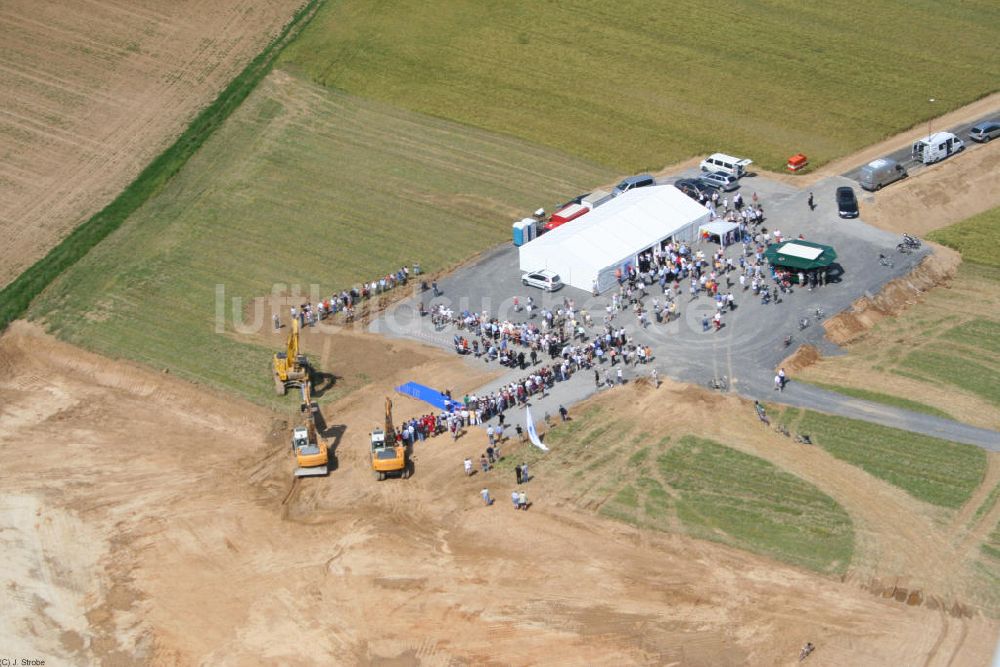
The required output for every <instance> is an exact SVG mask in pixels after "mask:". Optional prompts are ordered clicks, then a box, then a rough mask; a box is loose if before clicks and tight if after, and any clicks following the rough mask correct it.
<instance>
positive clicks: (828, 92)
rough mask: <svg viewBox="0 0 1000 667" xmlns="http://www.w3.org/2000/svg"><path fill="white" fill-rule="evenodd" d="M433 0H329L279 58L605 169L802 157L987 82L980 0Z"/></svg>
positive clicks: (336, 82) (994, 38) (914, 116)
mask: <svg viewBox="0 0 1000 667" xmlns="http://www.w3.org/2000/svg"><path fill="white" fill-rule="evenodd" d="M438 4H439V7H438V10H437V11H435V10H432V9H429V8H428V7H427V5H426V3H415V2H404V3H402V4H400V3H396V4H393V5H391V6H389V5H383V6H373V5H372V4H371V3H368V2H364V1H363V0H343V1H340V2H330V3H329V4H328V5H327V6H326V7H325V8H324V9H323V10H322V11H321V13H320V15H319V16H317V18H316V21H315V22H314V23H313V24H312V25H311V27H310V29H309V30H308V31H306V32H305V33H304V34H303V36H302V38H301V39H300V40H299V41H298V43H297V44H296V45H295V46H294V47H293V48H291V49H289V50H288V51H286V52H285V53H284V54H283V57H282V63H283V66H285V67H287V68H289V69H290V70H292V71H295V72H300V73H302V74H303V75H305V76H307V77H310V78H312V79H313V80H315V81H317V82H319V83H322V84H324V85H327V86H330V87H331V88H336V89H341V90H345V91H348V92H351V93H354V94H357V95H361V96H363V97H371V98H376V99H381V100H384V101H387V102H390V103H392V104H395V105H398V106H401V107H404V108H409V109H412V110H415V111H421V112H424V113H429V114H432V115H435V116H440V117H443V118H450V119H454V120H457V121H460V122H463V123H468V124H470V125H475V126H478V127H483V128H486V129H491V130H495V131H499V132H506V133H511V134H515V135H517V136H520V137H523V138H526V139H529V140H531V141H534V142H537V143H540V144H544V145H549V146H553V147H556V148H559V149H562V150H564V151H567V152H569V153H573V154H576V155H580V156H583V157H585V158H588V159H590V160H593V161H596V162H599V163H602V164H606V165H609V166H613V167H615V168H617V169H618V170H620V171H637V170H642V169H656V168H659V167H661V166H662V165H665V164H671V163H674V162H677V161H679V160H682V159H685V158H687V157H690V156H692V155H696V154H699V153H706V152H711V151H716V150H722V151H724V152H727V153H731V154H735V155H747V156H749V157H752V158H754V159H755V160H756V161H757V163H758V164H759V165H761V166H763V167H765V168H768V169H772V170H779V169H781V168H783V166H784V163H785V160H786V158H787V157H788V156H789V155H791V154H793V153H795V152H796V151H803V152H805V153H806V154H808V155H809V156H810V158H811V161H812V164H813V165H814V166H816V165H820V164H822V163H824V162H826V161H829V160H831V159H833V158H834V157H837V156H840V155H844V154H847V153H850V152H852V151H854V150H857V149H859V148H861V147H863V146H866V145H869V144H872V143H874V142H877V141H879V140H880V139H883V138H885V137H887V136H889V135H891V134H894V133H895V132H898V131H901V130H904V129H906V128H908V127H912V126H914V125H916V124H918V123H921V122H923V121H926V120H927V119H928V118H929V117H933V116H937V115H939V114H941V113H943V112H945V111H948V110H950V109H954V108H957V107H959V106H962V105H963V104H965V103H967V102H970V101H972V100H975V99H978V98H980V97H982V96H984V95H987V94H989V93H990V92H992V91H994V90H996V87H997V82H996V76H995V75H994V73H993V72H992V71H991V70H990V68H989V67H984V66H983V64H984V63H988V62H994V61H995V56H996V47H995V45H996V43H997V42H998V40H1000V31H998V29H997V26H998V25H1000V15H998V11H997V8H996V5H995V3H990V2H985V1H977V2H971V3H963V4H961V5H955V4H954V3H949V4H940V3H933V2H930V1H928V0H922V1H920V2H911V3H891V4H890V3H882V4H875V5H859V4H858V3H855V2H851V1H850V0H837V1H835V2H826V3H819V4H816V3H813V4H802V3H796V2H792V1H791V0H780V1H776V2H768V3H754V4H752V5H740V6H739V7H738V8H737V9H736V10H735V11H733V12H725V13H723V14H720V13H719V9H718V8H717V7H715V6H711V5H705V4H703V3H698V2H695V1H694V0H684V1H682V2H677V3H671V4H670V5H669V6H668V5H650V4H649V3H639V2H625V3H616V4H614V5H610V4H607V3H602V2H597V1H596V0H580V1H577V2H568V3H534V2H523V1H521V2H507V3H499V4H497V3H494V4H489V3H438ZM865 25H877V26H878V30H864V29H860V28H859V26H865ZM595 26H599V27H595ZM956 35H961V39H956V38H955V36H956ZM890 45H891V46H890ZM944 52H946V53H948V58H940V57H938V54H940V53H944ZM945 81H946V82H947V84H945V85H946V88H947V90H940V89H939V88H940V85H939V84H935V85H929V84H928V82H945ZM930 97H935V98H937V99H938V102H937V103H936V104H935V105H930V104H929V103H928V102H927V100H928V98H930Z"/></svg>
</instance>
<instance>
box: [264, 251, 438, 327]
mask: <svg viewBox="0 0 1000 667" xmlns="http://www.w3.org/2000/svg"><path fill="white" fill-rule="evenodd" d="M411 274H412V275H413V276H418V275H420V264H416V263H415V264H413V267H412V269H411V267H409V266H401V267H400V268H399V270H398V271H396V272H395V273H387V274H385V275H384V276H382V277H381V278H376V279H374V280H372V281H371V282H365V283H362V284H361V285H359V286H355V287H352V288H350V289H343V290H341V291H340V293H337V292H334V293H333V294H331V295H330V297H329V298H327V299H323V300H322V301H320V302H318V303H316V304H315V305H314V304H313V303H312V302H311V301H306V302H304V303H301V304H299V306H298V308H296V307H295V306H291V307H290V308H289V315H290V317H291V318H292V319H293V320H296V319H297V320H298V321H299V327H300V328H304V327H307V326H313V325H315V324H316V323H317V322H319V321H321V320H325V319H327V318H328V317H332V316H334V315H336V314H337V313H343V315H344V317H345V320H346V321H348V322H349V321H351V320H352V319H353V318H354V308H355V307H356V306H357V304H358V303H359V302H361V301H366V300H368V299H370V298H372V297H375V296H378V295H380V294H383V293H385V292H388V291H390V290H392V289H394V288H396V287H397V286H401V285H405V284H406V283H407V282H408V281H409V280H410V276H411ZM280 328H281V318H280V317H279V316H278V315H277V314H275V315H274V329H275V331H277V330H278V329H280Z"/></svg>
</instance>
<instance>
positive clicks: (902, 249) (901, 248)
mask: <svg viewBox="0 0 1000 667" xmlns="http://www.w3.org/2000/svg"><path fill="white" fill-rule="evenodd" d="M896 251H897V252H901V253H903V254H904V255H909V254H910V253H911V252H913V248H912V247H910V246H908V245H906V244H905V243H899V244H897V245H896Z"/></svg>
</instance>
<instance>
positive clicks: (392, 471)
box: [371, 398, 410, 481]
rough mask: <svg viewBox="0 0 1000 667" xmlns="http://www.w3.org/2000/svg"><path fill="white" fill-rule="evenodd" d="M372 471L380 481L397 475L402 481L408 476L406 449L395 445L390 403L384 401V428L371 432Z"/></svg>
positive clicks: (408, 465) (394, 429) (386, 400)
mask: <svg viewBox="0 0 1000 667" xmlns="http://www.w3.org/2000/svg"><path fill="white" fill-rule="evenodd" d="M371 444H372V453H371V457H372V470H373V471H374V472H375V479H377V480H379V481H382V480H383V479H385V478H386V477H388V476H389V475H399V476H400V477H402V478H403V479H406V478H407V477H409V476H410V464H409V461H407V460H406V447H404V446H403V445H402V444H397V443H396V428H395V427H394V426H393V424H392V401H391V400H389V399H388V398H386V399H385V428H384V429H381V428H376V429H373V430H372V432H371Z"/></svg>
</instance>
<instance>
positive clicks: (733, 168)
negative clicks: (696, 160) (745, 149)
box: [701, 153, 753, 178]
mask: <svg viewBox="0 0 1000 667" xmlns="http://www.w3.org/2000/svg"><path fill="white" fill-rule="evenodd" d="M752 164H753V160H747V159H744V158H738V157H733V156H732V155H726V154H725V153H713V154H712V155H709V156H708V157H707V158H705V159H704V160H702V161H701V170H702V171H707V172H708V173H713V172H717V171H721V172H722V173H724V174H729V175H730V176H735V177H736V178H741V177H743V176H746V173H747V167H749V166H750V165H752Z"/></svg>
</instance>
